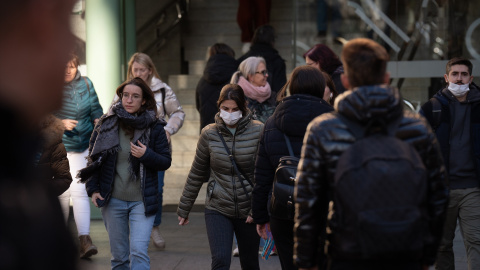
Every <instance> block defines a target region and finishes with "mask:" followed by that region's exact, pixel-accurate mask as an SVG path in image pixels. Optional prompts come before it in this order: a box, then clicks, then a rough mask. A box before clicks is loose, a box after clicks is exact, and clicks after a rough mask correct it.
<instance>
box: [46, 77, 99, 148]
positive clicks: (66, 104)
mask: <svg viewBox="0 0 480 270" xmlns="http://www.w3.org/2000/svg"><path fill="white" fill-rule="evenodd" d="M85 80H86V81H87V83H88V87H87V84H86V83H85ZM88 89H90V91H88ZM102 114H103V109H102V106H100V103H99V102H98V97H97V93H96V92H95V88H94V87H93V83H92V81H90V79H89V78H87V77H85V79H83V77H82V75H81V74H80V71H77V74H76V75H75V78H74V79H73V81H71V82H69V83H67V84H65V86H64V88H63V106H62V109H61V110H60V111H57V112H55V113H54V115H55V116H56V117H57V118H60V119H62V120H63V119H73V120H77V121H78V124H77V126H76V127H75V128H74V129H73V130H72V131H65V133H64V134H63V144H65V148H66V149H67V152H83V151H85V150H86V149H87V148H88V141H89V139H90V136H91V135H92V131H93V121H94V120H95V119H97V118H100V116H102Z"/></svg>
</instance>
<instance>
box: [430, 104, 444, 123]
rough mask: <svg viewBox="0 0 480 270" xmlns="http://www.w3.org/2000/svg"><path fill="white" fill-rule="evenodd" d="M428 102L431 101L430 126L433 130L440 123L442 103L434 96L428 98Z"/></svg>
mask: <svg viewBox="0 0 480 270" xmlns="http://www.w3.org/2000/svg"><path fill="white" fill-rule="evenodd" d="M430 102H431V103H432V119H433V123H432V128H433V130H436V129H437V128H438V126H439V125H440V120H441V117H442V104H441V103H440V101H439V100H438V99H437V98H434V97H432V98H431V99H430Z"/></svg>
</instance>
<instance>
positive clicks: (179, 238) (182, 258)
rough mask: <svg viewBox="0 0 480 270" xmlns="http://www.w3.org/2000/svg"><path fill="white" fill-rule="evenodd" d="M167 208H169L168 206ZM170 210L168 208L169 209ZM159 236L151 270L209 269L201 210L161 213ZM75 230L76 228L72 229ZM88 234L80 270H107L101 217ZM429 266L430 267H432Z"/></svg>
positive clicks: (461, 257)
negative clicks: (92, 249)
mask: <svg viewBox="0 0 480 270" xmlns="http://www.w3.org/2000/svg"><path fill="white" fill-rule="evenodd" d="M167 210H168V208H167ZM170 211H171V210H170ZM69 225H70V228H72V230H75V225H74V222H73V220H72V219H71V220H70V224H69ZM161 228H162V235H163V237H164V238H165V241H166V243H167V245H166V249H165V250H163V251H160V250H158V249H157V248H155V247H154V246H153V244H152V243H150V246H149V254H150V265H151V269H152V270H208V269H210V263H211V259H210V248H209V245H208V239H207V233H206V229H205V220H204V217H203V212H191V213H190V223H189V224H188V225H187V226H183V227H182V226H179V225H178V220H177V215H176V213H175V212H173V211H171V212H164V213H163V220H162V225H161ZM75 231H76V230H75ZM90 235H91V237H92V239H93V242H94V244H95V245H96V246H97V247H98V251H99V252H98V254H97V255H95V256H93V257H92V258H91V259H87V260H80V263H79V266H80V267H79V269H81V270H87V269H88V270H106V269H110V245H109V243H108V234H107V232H106V230H105V226H104V224H103V221H102V220H92V222H91V225H90ZM453 248H454V252H455V269H456V270H467V259H466V252H465V248H464V245H463V240H462V238H461V236H460V229H459V228H458V227H457V231H456V237H455V240H454V246H453ZM259 261H260V269H262V270H273V269H276V270H277V269H281V268H280V261H279V260H278V257H277V256H274V257H270V258H269V259H268V260H267V261H264V260H262V259H261V258H259ZM230 269H231V270H240V269H241V268H240V261H239V259H238V257H232V264H231V267H230ZM430 269H433V267H431V268H430Z"/></svg>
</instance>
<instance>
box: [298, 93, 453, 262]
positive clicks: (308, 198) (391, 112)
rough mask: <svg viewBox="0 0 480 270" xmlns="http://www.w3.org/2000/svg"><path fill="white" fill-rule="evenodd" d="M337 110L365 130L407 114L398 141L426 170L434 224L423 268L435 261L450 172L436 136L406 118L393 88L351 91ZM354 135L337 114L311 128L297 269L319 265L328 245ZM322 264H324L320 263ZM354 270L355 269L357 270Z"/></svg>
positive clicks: (303, 167)
mask: <svg viewBox="0 0 480 270" xmlns="http://www.w3.org/2000/svg"><path fill="white" fill-rule="evenodd" d="M335 109H336V110H337V111H338V113H340V114H342V115H343V116H344V117H346V118H348V119H349V120H351V121H355V122H357V123H360V124H362V125H365V124H366V123H367V122H368V121H369V120H370V119H372V118H377V117H378V118H380V119H383V120H384V121H386V123H389V122H390V121H392V120H393V119H398V117H401V116H402V114H403V118H402V120H401V122H400V125H399V127H398V130H397V131H396V137H397V138H399V139H402V140H404V141H406V142H408V143H409V144H411V145H412V146H413V147H414V148H415V149H416V150H417V151H418V153H419V155H420V157H421V158H422V160H423V161H424V165H425V167H426V169H427V176H428V187H429V190H428V192H429V194H428V195H427V198H428V201H427V209H428V213H426V215H428V217H426V219H427V220H428V222H429V226H428V231H427V232H425V239H424V243H425V246H424V254H423V263H424V264H425V265H431V264H432V263H433V262H434V261H435V257H436V252H437V248H438V245H439V242H440V238H441V235H442V228H443V223H444V219H445V208H446V205H447V197H448V190H447V183H446V173H445V167H444V165H443V160H442V157H441V154H440V149H439V146H438V144H437V141H436V138H435V135H434V134H433V132H432V131H431V130H430V128H429V126H428V125H427V123H426V121H425V119H424V118H423V117H421V116H419V115H418V114H413V113H410V112H403V108H402V102H401V98H400V94H399V92H398V90H397V89H394V88H382V87H380V86H367V87H361V88H358V89H356V90H355V91H353V92H352V91H347V92H345V93H344V94H343V95H340V96H339V97H338V101H337V103H336V106H335ZM355 140H356V139H355V137H354V135H353V134H352V133H351V132H350V131H349V129H348V127H347V125H346V124H345V123H344V122H342V121H341V120H340V119H339V118H338V116H337V115H336V113H326V114H323V115H320V116H319V117H317V118H315V119H314V120H313V121H312V122H311V123H310V124H309V126H308V128H307V134H306V135H305V139H304V145H303V148H302V156H301V160H300V164H299V167H298V173H297V183H296V224H295V237H296V243H297V245H296V247H295V251H294V252H295V255H294V260H295V262H296V264H297V266H298V267H303V268H309V267H313V266H315V265H317V262H318V261H317V259H318V258H319V257H321V254H322V253H323V250H324V247H323V243H324V242H325V241H324V240H325V239H322V238H323V236H324V234H325V231H326V220H327V214H328V204H329V197H330V196H331V192H332V190H331V186H332V184H333V183H334V175H335V171H336V163H337V161H338V159H339V157H340V155H341V154H342V153H343V152H344V151H345V150H346V149H347V148H348V147H350V146H351V145H352V144H353V143H354V142H355ZM321 263H322V262H321ZM350 269H354V267H353V265H352V267H351V268H350Z"/></svg>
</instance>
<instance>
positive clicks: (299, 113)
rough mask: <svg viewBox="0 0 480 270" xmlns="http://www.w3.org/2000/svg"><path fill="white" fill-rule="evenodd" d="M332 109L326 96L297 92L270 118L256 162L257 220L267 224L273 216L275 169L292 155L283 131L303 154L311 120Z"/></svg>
mask: <svg viewBox="0 0 480 270" xmlns="http://www.w3.org/2000/svg"><path fill="white" fill-rule="evenodd" d="M330 111H333V107H332V106H330V105H329V104H328V103H327V102H326V101H324V100H323V99H321V98H318V97H314V96H311V95H303V94H297V95H292V96H289V97H286V98H285V99H283V101H281V102H280V103H279V104H278V106H277V108H276V109H275V112H274V113H273V115H272V116H271V117H270V118H269V119H268V120H267V122H266V123H265V128H264V132H263V135H262V138H261V140H260V145H259V148H258V154H257V161H256V163H255V188H254V189H253V200H252V211H253V219H254V221H255V223H257V224H265V223H267V222H268V221H269V219H270V218H269V215H268V211H267V201H268V194H269V192H270V190H271V188H272V184H273V178H274V176H275V170H276V168H277V166H278V163H279V160H280V158H281V157H283V156H288V155H289V153H288V148H287V145H286V142H285V138H284V136H283V134H286V135H287V136H288V138H289V139H290V142H291V144H292V149H293V153H294V154H295V156H296V157H300V151H301V149H302V142H303V137H304V136H305V131H306V130H307V125H308V123H310V121H312V120H313V119H314V118H315V117H317V116H319V115H321V114H322V113H326V112H330Z"/></svg>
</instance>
